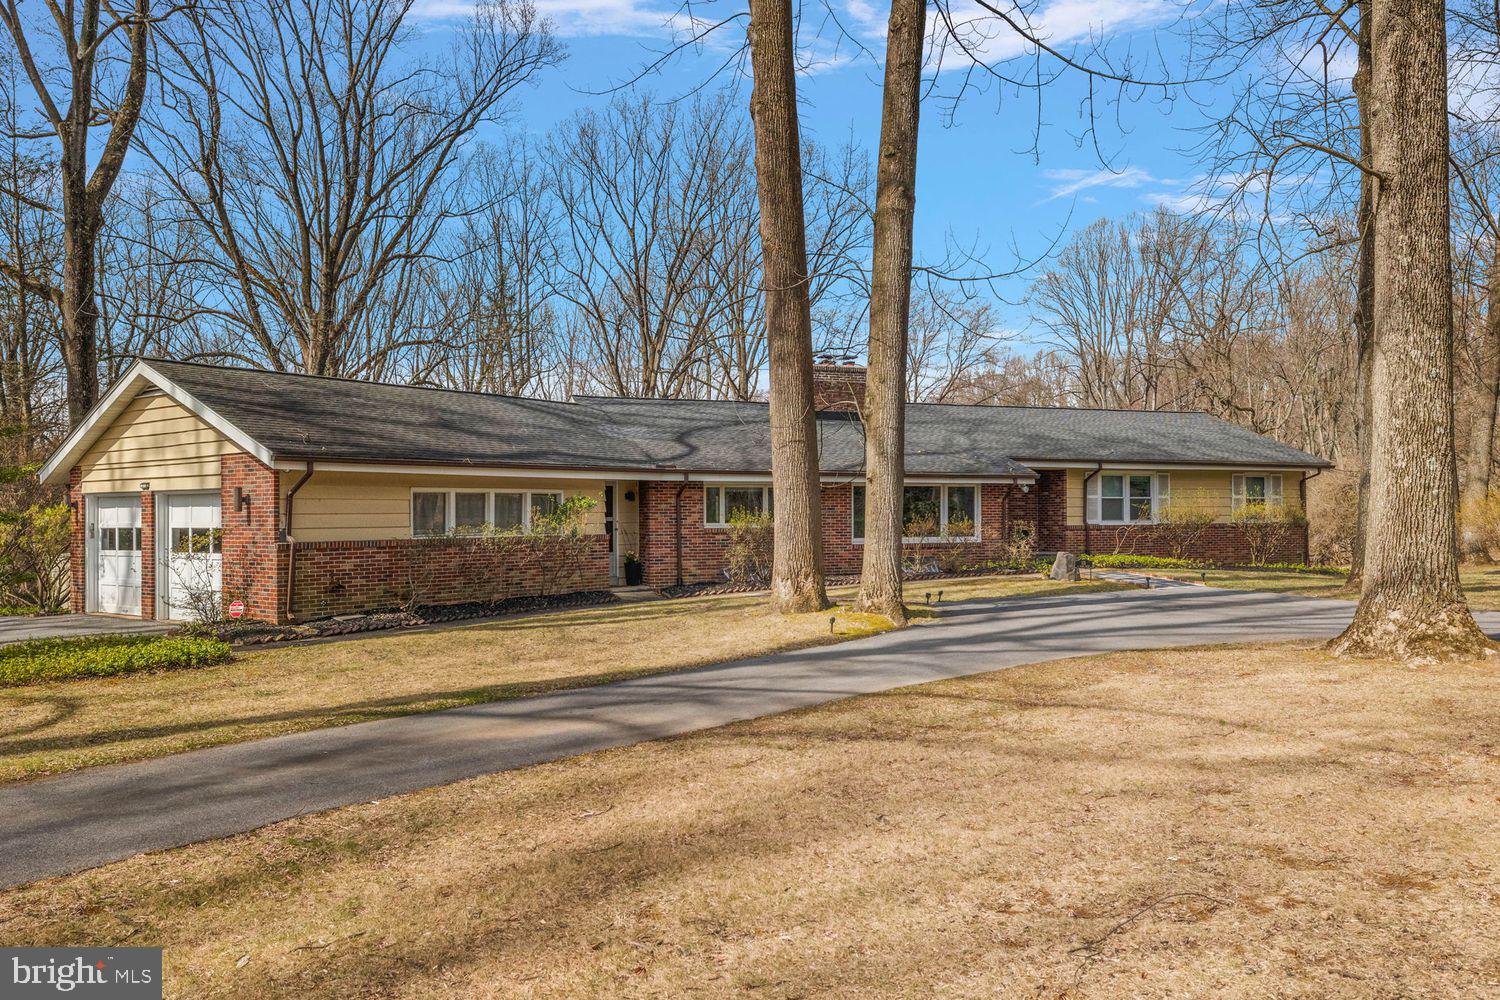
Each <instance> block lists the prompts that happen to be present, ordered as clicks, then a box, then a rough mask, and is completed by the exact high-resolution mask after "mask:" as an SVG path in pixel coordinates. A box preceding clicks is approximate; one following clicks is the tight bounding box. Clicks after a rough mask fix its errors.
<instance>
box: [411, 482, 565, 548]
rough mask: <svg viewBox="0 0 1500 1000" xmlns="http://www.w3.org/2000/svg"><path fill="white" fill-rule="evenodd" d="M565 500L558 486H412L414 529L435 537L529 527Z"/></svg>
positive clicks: (418, 535)
mask: <svg viewBox="0 0 1500 1000" xmlns="http://www.w3.org/2000/svg"><path fill="white" fill-rule="evenodd" d="M562 500H563V495H562V494H561V493H560V492H558V491H557V490H413V491H412V494H411V533H412V537H414V538H435V537H438V536H441V535H446V534H449V533H452V534H455V535H478V534H482V533H483V532H484V531H486V530H487V529H489V528H494V529H495V530H496V531H530V530H531V527H532V523H533V519H534V518H539V517H544V516H546V515H549V514H552V513H554V512H556V510H557V509H558V507H560V506H561V505H562Z"/></svg>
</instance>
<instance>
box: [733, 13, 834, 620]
mask: <svg viewBox="0 0 1500 1000" xmlns="http://www.w3.org/2000/svg"><path fill="white" fill-rule="evenodd" d="M795 41H796V40H795V38H794V37H793V33H792V7H791V2H790V0H751V3H750V65H751V71H752V73H753V75H754V78H755V82H754V89H753V90H752V92H751V95H750V120H751V122H752V123H753V125H754V128H755V181H756V189H757V192H758V193H759V195H760V242H761V255H762V264H761V269H762V273H763V280H764V282H765V294H766V339H767V341H768V344H769V353H770V361H771V365H770V378H771V407H770V409H771V414H770V416H771V483H772V485H773V486H774V487H775V494H776V496H775V506H774V514H773V517H774V520H775V524H776V541H775V554H774V556H773V557H772V561H771V602H772V604H773V606H774V607H776V609H777V610H779V611H783V612H794V611H818V610H821V609H823V608H826V607H828V595H827V594H826V593H825V592H824V589H823V525H822V513H821V503H820V496H819V492H820V491H819V488H818V437H817V420H816V414H815V413H814V412H813V391H812V316H811V308H810V304H809V301H808V281H807V230H806V222H805V219H804V216H803V212H802V161H801V140H800V139H799V138H798V133H797V84H796V76H795V66H794V58H795V53H794V49H793V46H794V45H795Z"/></svg>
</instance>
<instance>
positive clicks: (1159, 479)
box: [1083, 469, 1172, 528]
mask: <svg viewBox="0 0 1500 1000" xmlns="http://www.w3.org/2000/svg"><path fill="white" fill-rule="evenodd" d="M1133 476H1148V477H1150V479H1151V516H1150V517H1131V516H1130V509H1131V508H1130V479H1131V477H1133ZM1112 477H1119V478H1120V479H1121V480H1122V482H1121V484H1120V496H1118V497H1105V495H1104V480H1106V479H1109V478H1112ZM1106 499H1109V500H1120V501H1122V513H1123V514H1124V515H1125V517H1124V518H1123V519H1116V518H1106V517H1105V516H1104V501H1105V500H1106ZM1171 499H1172V475H1171V473H1169V472H1159V471H1158V472H1153V471H1151V470H1149V469H1100V470H1099V471H1098V473H1097V474H1095V475H1094V477H1093V478H1092V479H1090V480H1089V481H1088V485H1087V488H1086V489H1085V490H1084V495H1083V521H1084V523H1085V524H1098V525H1103V526H1105V527H1111V528H1124V527H1129V526H1130V525H1132V524H1157V523H1159V522H1160V520H1161V517H1160V515H1161V511H1162V509H1163V508H1164V507H1165V506H1166V504H1168V503H1170V502H1171Z"/></svg>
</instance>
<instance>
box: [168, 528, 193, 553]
mask: <svg viewBox="0 0 1500 1000" xmlns="http://www.w3.org/2000/svg"><path fill="white" fill-rule="evenodd" d="M172 551H173V552H188V551H189V549H188V530H187V529H186V528H173V529H172Z"/></svg>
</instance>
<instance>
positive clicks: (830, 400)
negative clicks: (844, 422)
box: [812, 355, 865, 413]
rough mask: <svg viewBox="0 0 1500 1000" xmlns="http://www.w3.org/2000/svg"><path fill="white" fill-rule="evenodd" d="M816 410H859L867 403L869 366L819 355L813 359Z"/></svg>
mask: <svg viewBox="0 0 1500 1000" xmlns="http://www.w3.org/2000/svg"><path fill="white" fill-rule="evenodd" d="M812 380H813V409H815V410H820V411H828V412H833V413H858V412H859V411H860V410H862V409H863V408H864V405H865V366H864V365H857V364H855V363H854V362H852V361H841V360H836V359H833V358H830V357H829V356H828V355H819V356H818V357H817V358H816V359H815V360H814V362H813V369H812Z"/></svg>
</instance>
